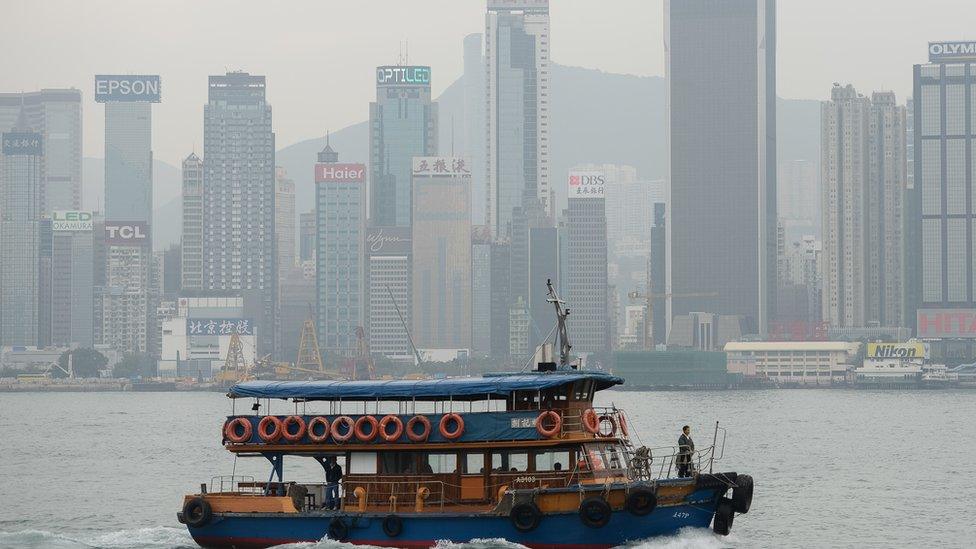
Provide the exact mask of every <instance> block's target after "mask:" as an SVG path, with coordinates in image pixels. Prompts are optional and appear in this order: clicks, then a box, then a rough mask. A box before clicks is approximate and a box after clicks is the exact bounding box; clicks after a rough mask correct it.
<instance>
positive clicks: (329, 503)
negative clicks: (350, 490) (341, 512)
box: [325, 456, 342, 509]
mask: <svg viewBox="0 0 976 549" xmlns="http://www.w3.org/2000/svg"><path fill="white" fill-rule="evenodd" d="M341 480H342V467H340V466H339V464H338V463H337V462H336V458H335V456H333V457H330V458H329V462H328V467H326V468H325V508H326V509H338V508H339V482H340V481H341Z"/></svg>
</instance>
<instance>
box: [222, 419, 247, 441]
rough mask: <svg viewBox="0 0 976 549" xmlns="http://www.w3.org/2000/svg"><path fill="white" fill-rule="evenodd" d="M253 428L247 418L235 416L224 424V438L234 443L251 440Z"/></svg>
mask: <svg viewBox="0 0 976 549" xmlns="http://www.w3.org/2000/svg"><path fill="white" fill-rule="evenodd" d="M238 427H240V428H241V432H240V434H238V433H237V428H238ZM253 429H254V427H252V426H251V422H250V421H248V419H247V418H243V417H235V418H234V419H232V420H230V421H228V422H227V424H226V425H224V438H226V439H227V440H229V441H231V442H233V443H235V444H240V443H242V442H247V441H249V440H251V433H253Z"/></svg>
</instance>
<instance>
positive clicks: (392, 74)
mask: <svg viewBox="0 0 976 549" xmlns="http://www.w3.org/2000/svg"><path fill="white" fill-rule="evenodd" d="M376 84H377V85H380V86H402V85H408V86H429V85H430V67H422V66H409V67H403V66H387V67H376Z"/></svg>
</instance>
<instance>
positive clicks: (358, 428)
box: [353, 416, 379, 442]
mask: <svg viewBox="0 0 976 549" xmlns="http://www.w3.org/2000/svg"><path fill="white" fill-rule="evenodd" d="M367 423H369V432H368V433H367V432H366V431H364V430H363V425H366V424H367ZM378 425H379V422H378V421H376V418H375V417H373V416H360V418H359V419H357V420H356V423H355V424H354V427H353V431H355V432H356V438H358V439H359V440H361V441H363V442H372V441H373V439H375V438H376V434H377V433H379V428H378Z"/></svg>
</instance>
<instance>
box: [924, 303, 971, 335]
mask: <svg viewBox="0 0 976 549" xmlns="http://www.w3.org/2000/svg"><path fill="white" fill-rule="evenodd" d="M916 320H917V321H918V334H917V335H918V337H920V338H924V339H976V309H919V310H918V313H916Z"/></svg>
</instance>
